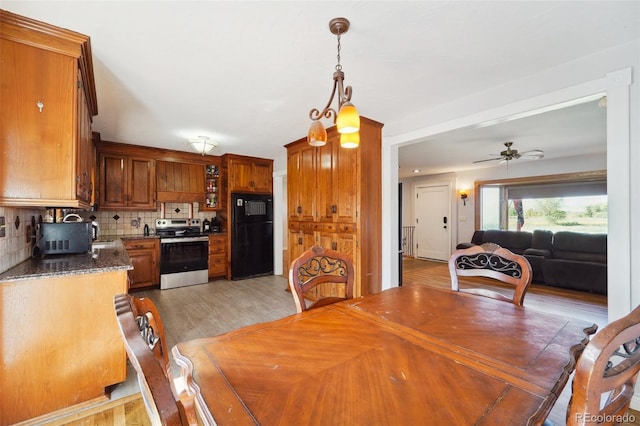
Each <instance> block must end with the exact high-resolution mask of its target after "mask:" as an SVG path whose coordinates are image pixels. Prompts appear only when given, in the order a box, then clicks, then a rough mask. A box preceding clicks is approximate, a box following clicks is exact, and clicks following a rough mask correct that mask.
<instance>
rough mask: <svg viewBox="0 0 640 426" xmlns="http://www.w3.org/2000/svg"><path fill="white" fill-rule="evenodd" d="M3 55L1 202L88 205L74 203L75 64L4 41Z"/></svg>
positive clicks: (71, 61) (1, 76) (2, 43)
mask: <svg viewBox="0 0 640 426" xmlns="http://www.w3.org/2000/svg"><path fill="white" fill-rule="evenodd" d="M3 25H4V22H3ZM0 54H1V55H2V56H1V57H0V67H1V68H0V78H1V85H2V108H1V111H2V112H1V113H0V114H2V115H1V125H0V129H1V130H0V132H1V133H2V134H1V138H0V152H2V153H3V157H4V158H3V167H2V171H1V172H0V188H1V190H0V191H1V193H0V203H2V204H4V205H12V204H15V205H21V204H23V205H27V206H28V205H30V204H32V203H34V204H33V205H37V204H38V203H39V200H40V199H44V200H47V199H48V200H51V201H49V202H50V203H51V204H49V205H61V206H67V205H68V206H70V207H73V206H80V205H82V206H88V202H87V201H86V200H76V175H77V170H76V167H77V164H76V162H75V161H74V159H75V155H76V152H75V151H76V143H77V141H76V124H75V123H76V108H77V103H76V95H77V92H76V76H77V74H76V73H77V65H76V61H75V60H74V58H71V57H68V56H65V55H62V54H58V53H54V52H49V51H45V50H42V49H38V48H36V47H32V46H28V45H25V44H22V43H17V42H13V41H9V40H5V39H2V40H1V47H0ZM30 200H33V201H30ZM52 200H59V201H60V204H56V203H55V202H53V201H52ZM63 200H64V201H63Z"/></svg>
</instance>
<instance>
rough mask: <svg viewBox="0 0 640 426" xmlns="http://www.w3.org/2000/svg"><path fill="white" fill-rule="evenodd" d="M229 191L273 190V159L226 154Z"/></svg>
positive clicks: (264, 191)
mask: <svg viewBox="0 0 640 426" xmlns="http://www.w3.org/2000/svg"><path fill="white" fill-rule="evenodd" d="M223 161H225V162H226V172H227V182H228V191H229V193H231V192H258V193H264V194H271V193H272V192H273V160H268V159H264V158H255V157H244V156H240V155H225V156H223Z"/></svg>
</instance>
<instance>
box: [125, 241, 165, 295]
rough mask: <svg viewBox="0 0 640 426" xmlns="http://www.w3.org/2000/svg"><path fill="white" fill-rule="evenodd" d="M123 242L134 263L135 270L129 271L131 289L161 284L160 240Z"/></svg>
mask: <svg viewBox="0 0 640 426" xmlns="http://www.w3.org/2000/svg"><path fill="white" fill-rule="evenodd" d="M123 244H124V247H125V248H126V250H127V255H128V256H129V258H130V259H131V264H132V265H133V270H132V271H129V275H130V280H129V289H134V288H141V287H150V286H153V285H157V284H160V263H159V262H158V258H159V244H158V240H157V239H142V240H127V241H124V242H123Z"/></svg>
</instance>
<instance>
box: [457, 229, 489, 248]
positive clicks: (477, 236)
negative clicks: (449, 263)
mask: <svg viewBox="0 0 640 426" xmlns="http://www.w3.org/2000/svg"><path fill="white" fill-rule="evenodd" d="M482 235H484V231H483V230H478V231H475V232H474V233H473V237H471V242H470V243H459V244H458V245H457V246H456V249H457V250H460V249H468V248H469V247H473V246H479V245H480V244H482Z"/></svg>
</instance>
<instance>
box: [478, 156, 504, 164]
mask: <svg viewBox="0 0 640 426" xmlns="http://www.w3.org/2000/svg"><path fill="white" fill-rule="evenodd" d="M502 159H503V158H502V157H497V158H488V159H486V160H477V161H474V163H484V162H485V161H496V160H502Z"/></svg>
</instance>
